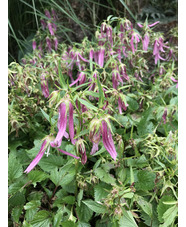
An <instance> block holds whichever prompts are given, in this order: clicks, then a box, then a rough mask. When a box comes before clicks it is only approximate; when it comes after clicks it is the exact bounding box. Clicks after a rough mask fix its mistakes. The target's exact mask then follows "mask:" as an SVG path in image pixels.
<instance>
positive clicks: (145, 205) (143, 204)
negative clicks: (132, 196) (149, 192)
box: [137, 198, 153, 218]
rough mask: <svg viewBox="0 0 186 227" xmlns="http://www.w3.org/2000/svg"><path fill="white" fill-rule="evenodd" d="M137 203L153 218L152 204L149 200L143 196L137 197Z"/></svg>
mask: <svg viewBox="0 0 186 227" xmlns="http://www.w3.org/2000/svg"><path fill="white" fill-rule="evenodd" d="M137 203H138V205H139V206H140V207H141V209H142V210H143V211H144V212H145V213H146V214H148V215H149V217H150V218H152V214H153V213H152V204H151V203H148V202H147V201H145V200H144V199H142V198H138V199H137Z"/></svg>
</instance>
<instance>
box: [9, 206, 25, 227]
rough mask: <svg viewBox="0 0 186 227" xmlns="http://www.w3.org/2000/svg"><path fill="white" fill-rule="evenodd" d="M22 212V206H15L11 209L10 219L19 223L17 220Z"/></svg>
mask: <svg viewBox="0 0 186 227" xmlns="http://www.w3.org/2000/svg"><path fill="white" fill-rule="evenodd" d="M22 210H23V205H22V206H16V207H14V208H13V209H12V213H11V215H12V218H13V221H14V222H16V223H18V222H19V218H20V216H21V214H22Z"/></svg>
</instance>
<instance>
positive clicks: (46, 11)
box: [45, 9, 51, 18]
mask: <svg viewBox="0 0 186 227" xmlns="http://www.w3.org/2000/svg"><path fill="white" fill-rule="evenodd" d="M45 15H46V17H48V18H51V16H50V13H49V11H48V10H47V9H46V10H45Z"/></svg>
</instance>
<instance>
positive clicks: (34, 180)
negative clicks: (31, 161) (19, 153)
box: [28, 170, 49, 187]
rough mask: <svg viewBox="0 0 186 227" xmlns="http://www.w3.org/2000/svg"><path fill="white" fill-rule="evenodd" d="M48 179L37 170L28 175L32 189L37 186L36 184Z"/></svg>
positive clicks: (46, 175)
mask: <svg viewBox="0 0 186 227" xmlns="http://www.w3.org/2000/svg"><path fill="white" fill-rule="evenodd" d="M48 177H49V175H48V174H46V173H44V172H42V171H39V170H32V171H31V172H30V173H28V179H29V180H31V182H32V184H33V185H34V187H35V186H36V185H37V183H38V182H41V181H43V180H45V179H47V178H48Z"/></svg>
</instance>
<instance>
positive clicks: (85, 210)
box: [76, 202, 93, 222]
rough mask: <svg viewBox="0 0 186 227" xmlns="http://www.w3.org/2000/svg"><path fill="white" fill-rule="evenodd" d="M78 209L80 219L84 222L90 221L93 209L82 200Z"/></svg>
mask: <svg viewBox="0 0 186 227" xmlns="http://www.w3.org/2000/svg"><path fill="white" fill-rule="evenodd" d="M76 211H77V215H78V217H79V220H80V221H82V222H88V221H89V220H90V219H91V217H92V215H93V211H92V210H91V209H90V208H89V207H87V206H86V205H85V204H84V203H82V202H81V206H80V207H79V206H77V207H76Z"/></svg>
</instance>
